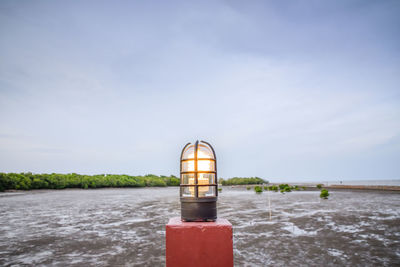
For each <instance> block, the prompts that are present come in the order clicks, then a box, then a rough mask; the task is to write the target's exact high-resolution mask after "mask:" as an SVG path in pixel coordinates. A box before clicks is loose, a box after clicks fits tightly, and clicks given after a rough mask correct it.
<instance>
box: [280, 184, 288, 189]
mask: <svg viewBox="0 0 400 267" xmlns="http://www.w3.org/2000/svg"><path fill="white" fill-rule="evenodd" d="M285 187H289V185H288V184H280V185H279V189H284V188H285Z"/></svg>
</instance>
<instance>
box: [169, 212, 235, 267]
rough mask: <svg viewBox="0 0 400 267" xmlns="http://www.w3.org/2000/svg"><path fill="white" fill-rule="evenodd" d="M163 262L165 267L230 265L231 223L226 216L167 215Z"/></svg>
mask: <svg viewBox="0 0 400 267" xmlns="http://www.w3.org/2000/svg"><path fill="white" fill-rule="evenodd" d="M166 263H167V264H166V265H167V267H176V266H190V267H197V266H198V267H200V266H201V267H203V266H207V267H208V266H210V267H211V266H230V267H231V266H233V244H232V224H230V222H229V221H228V220H226V219H217V220H216V221H215V222H182V221H181V218H179V217H175V218H171V219H170V220H169V222H168V224H167V225H166Z"/></svg>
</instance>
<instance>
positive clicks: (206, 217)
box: [180, 141, 218, 222]
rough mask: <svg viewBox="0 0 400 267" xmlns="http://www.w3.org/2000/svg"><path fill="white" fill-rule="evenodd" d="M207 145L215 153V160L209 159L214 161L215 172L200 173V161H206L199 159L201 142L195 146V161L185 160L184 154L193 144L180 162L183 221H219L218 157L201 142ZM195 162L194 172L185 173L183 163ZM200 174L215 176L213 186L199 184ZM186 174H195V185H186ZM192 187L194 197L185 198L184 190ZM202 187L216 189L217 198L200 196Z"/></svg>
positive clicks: (197, 142)
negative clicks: (198, 153)
mask: <svg viewBox="0 0 400 267" xmlns="http://www.w3.org/2000/svg"><path fill="white" fill-rule="evenodd" d="M200 142H201V143H203V144H205V145H206V146H208V147H209V148H211V151H212V153H213V157H214V158H213V159H207V160H210V161H214V170H213V171H211V170H210V171H199V170H198V161H199V160H205V159H198V158H197V152H198V148H199V141H196V143H195V144H194V159H183V154H184V152H185V150H186V148H187V147H188V146H190V145H191V143H188V144H186V145H185V146H184V147H183V149H182V153H181V161H180V175H181V185H180V200H181V219H182V221H187V222H192V221H215V220H216V219H217V199H218V178H217V157H216V155H215V151H214V148H213V147H212V146H211V145H210V144H209V143H207V142H205V141H200ZM188 160H191V161H194V171H183V164H182V163H183V162H185V161H188ZM199 173H210V174H214V175H215V178H214V183H213V184H210V183H209V184H201V185H199V184H198V174H199ZM184 174H194V184H184V179H183V175H184ZM187 186H191V187H193V188H194V196H191V197H188V196H183V188H185V187H187ZM201 186H212V187H214V192H215V196H199V187H201Z"/></svg>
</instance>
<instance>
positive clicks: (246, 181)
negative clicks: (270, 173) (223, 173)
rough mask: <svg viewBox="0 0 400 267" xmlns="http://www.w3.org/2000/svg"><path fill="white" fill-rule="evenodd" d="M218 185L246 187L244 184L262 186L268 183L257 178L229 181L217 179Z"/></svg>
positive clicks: (234, 178) (232, 179)
mask: <svg viewBox="0 0 400 267" xmlns="http://www.w3.org/2000/svg"><path fill="white" fill-rule="evenodd" d="M219 181H220V183H221V184H222V185H246V184H264V183H266V184H267V183H268V181H265V180H263V179H261V178H259V177H249V178H246V177H233V178H230V179H226V180H225V179H223V178H220V179H219Z"/></svg>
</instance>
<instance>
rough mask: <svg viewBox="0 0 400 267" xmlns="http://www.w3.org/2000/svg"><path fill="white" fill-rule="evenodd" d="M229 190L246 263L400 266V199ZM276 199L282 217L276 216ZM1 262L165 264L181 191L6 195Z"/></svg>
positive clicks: (222, 211) (237, 245)
mask: <svg viewBox="0 0 400 267" xmlns="http://www.w3.org/2000/svg"><path fill="white" fill-rule="evenodd" d="M330 194H331V196H330V197H329V199H328V200H321V199H320V198H319V192H318V191H300V192H292V193H288V194H281V193H273V192H270V193H269V194H268V192H264V193H262V194H255V193H254V192H252V191H247V190H246V189H245V188H228V187H224V188H223V192H222V193H221V194H220V196H219V199H218V216H219V217H224V218H226V219H228V220H229V221H230V222H231V223H232V225H233V241H234V260H235V265H236V266H266V265H267V266H268V265H271V266H296V265H302V266H320V265H328V266H343V265H347V266H349V265H351V266H395V265H400V194H399V193H388V192H372V191H330ZM268 195H269V197H270V202H271V211H272V217H271V220H270V217H269V214H270V213H269V206H268ZM0 214H1V216H0V265H1V266H10V265H23V264H27V265H52V266H54V265H56V266H67V265H68V266H82V265H86V266H116V265H122V266H163V265H165V224H166V223H167V222H168V219H169V218H171V217H175V216H180V210H179V197H178V188H172V187H171V188H132V189H97V190H78V189H77V190H60V191H56V190H43V191H41V190H38V191H30V192H23V193H0Z"/></svg>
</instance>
